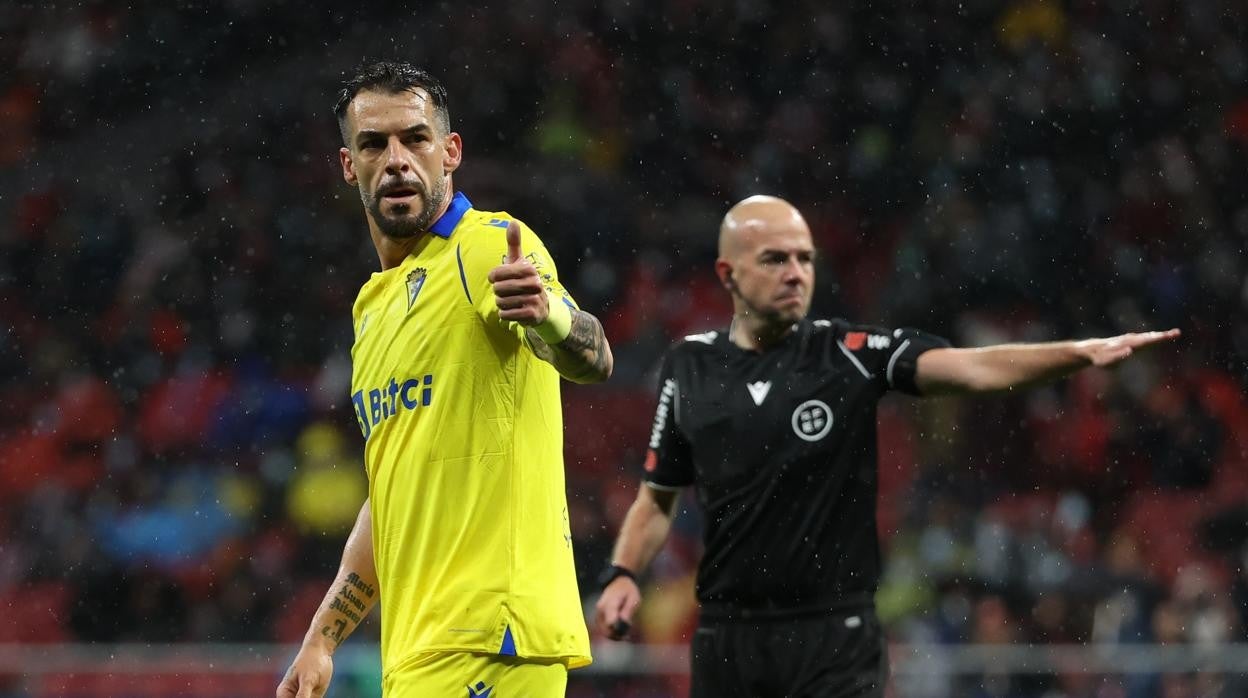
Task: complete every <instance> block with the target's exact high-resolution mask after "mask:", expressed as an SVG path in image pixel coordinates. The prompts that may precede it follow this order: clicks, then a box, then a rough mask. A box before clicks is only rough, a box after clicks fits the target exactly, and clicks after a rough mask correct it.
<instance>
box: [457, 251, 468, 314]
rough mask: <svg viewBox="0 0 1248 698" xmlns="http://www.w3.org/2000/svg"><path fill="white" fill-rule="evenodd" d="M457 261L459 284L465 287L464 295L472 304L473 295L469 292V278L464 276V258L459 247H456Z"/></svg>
mask: <svg viewBox="0 0 1248 698" xmlns="http://www.w3.org/2000/svg"><path fill="white" fill-rule="evenodd" d="M455 261H456V262H459V282H460V283H461V284H463V285H464V295H465V296H468V303H469V304H471V303H472V294H471V293H469V292H468V277H467V276H464V258H463V257H460V256H459V245H456V246H455Z"/></svg>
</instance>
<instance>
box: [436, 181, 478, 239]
mask: <svg viewBox="0 0 1248 698" xmlns="http://www.w3.org/2000/svg"><path fill="white" fill-rule="evenodd" d="M471 208H472V202H471V201H469V200H468V197H466V196H464V193H463V192H458V191H457V192H455V196H453V197H451V204H450V205H449V206H447V207H446V211H445V212H443V213H442V215H441V216H438V220H436V221H434V222H433V225H431V226H429V232H431V233H433V234H434V235H437V236H438V237H440V238H449V237H451V233H452V232H454V231H455V226H457V225H459V222H460V221H461V220H463V218H464V214H465V213H468V210H469V209H471Z"/></svg>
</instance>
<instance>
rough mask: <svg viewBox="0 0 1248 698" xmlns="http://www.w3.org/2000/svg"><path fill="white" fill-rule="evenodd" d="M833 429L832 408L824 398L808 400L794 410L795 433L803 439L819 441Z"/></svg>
mask: <svg viewBox="0 0 1248 698" xmlns="http://www.w3.org/2000/svg"><path fill="white" fill-rule="evenodd" d="M829 431H832V408H830V407H828V403H826V402H824V401H823V400H807V401H806V402H803V403H802V404H800V405H798V406H797V409H795V410H793V433H794V434H797V436H798V437H799V438H800V439H802V440H803V441H818V440H819V439H822V438H823V437H825V436H827V435H828V432H829Z"/></svg>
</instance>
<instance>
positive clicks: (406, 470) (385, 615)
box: [351, 193, 590, 673]
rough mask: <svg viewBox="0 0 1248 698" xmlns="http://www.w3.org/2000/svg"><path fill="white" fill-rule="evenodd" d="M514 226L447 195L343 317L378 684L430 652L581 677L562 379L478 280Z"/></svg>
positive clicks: (533, 256) (526, 232) (528, 234)
mask: <svg viewBox="0 0 1248 698" xmlns="http://www.w3.org/2000/svg"><path fill="white" fill-rule="evenodd" d="M510 220H511V217H510V216H509V215H507V214H506V213H489V212H484V211H477V210H475V209H473V208H472V204H471V203H470V202H469V201H468V199H467V197H465V196H464V195H463V194H461V193H456V194H455V196H454V198H453V199H452V201H451V203H450V205H449V207H448V209H447V211H446V213H444V214H443V215H442V216H441V217H440V218H439V219H438V220H437V221H436V222H435V223H434V225H433V226H432V228H431V230H430V231H429V233H428V234H427V235H424V236H423V238H422V239H421V240H420V241H419V242H418V243H417V245H416V248H415V249H414V250H413V251H412V253H411V254H410V255H409V256H408V257H407V258H406V259H405V260H404V261H403V263H402V264H400V265H399V266H398V267H395V268H393V269H387V270H386V271H382V272H378V273H375V274H373V275H372V277H371V278H370V279H369V280H368V282H367V283H365V284H364V286H363V287H362V288H361V289H360V293H359V296H358V297H357V298H356V301H355V306H354V308H353V310H352V316H353V322H354V328H355V343H354V345H353V346H352V349H351V359H352V375H351V390H352V396H351V400H352V402H353V403H354V405H355V411H356V416H357V418H358V420H359V424H360V429H361V431H362V432H363V434H364V459H365V469H366V470H367V471H368V480H369V487H368V489H369V497H370V506H371V512H372V517H373V552H374V556H375V559H376V565H377V575H378V579H379V581H380V586H381V588H380V590H379V591H380V598H381V623H382V626H381V627H382V630H381V645H382V665H383V671H384V672H385V673H389V672H392V671H395V670H397V669H402V668H403V666H404V664H406V663H410V662H413V661H415V660H417V659H418V658H419V656H420V655H422V654H425V653H428V652H478V653H496V654H500V655H513V656H519V657H530V658H541V659H557V660H561V661H564V662H565V663H566V664H567V665H568V666H569V667H570V668H571V667H577V666H583V665H585V664H588V663H589V662H590V655H589V634H588V632H587V630H586V628H585V620H584V616H583V615H582V611H581V600H580V593H579V591H578V590H577V584H576V573H575V569H574V565H573V561H572V538H571V532H570V529H569V524H568V507H567V495H566V493H565V491H564V474H563V417H562V411H561V407H560V401H559V374H558V372H557V371H556V370H555V369H554V367H553V366H551V365H550V364H549V363H547V362H545V361H543V360H541V359H539V358H538V357H537V356H535V355H534V354H533V352H532V350H531V349H530V347H529V346H528V343H527V342H526V340H525V338H524V329H523V328H522V327H521V326H519V325H517V324H516V323H514V322H508V321H504V320H501V319H500V318H499V316H498V307H497V306H496V305H495V302H494V291H493V287H492V285H491V284H490V282H489V279H488V278H487V277H488V274H489V272H490V270H491V269H493V268H494V267H496V266H498V265H499V264H501V263H502V262H503V259H504V256H505V255H506V252H507V239H506V233H507V223H508V221H510ZM521 230H522V235H521V250H522V251H523V252H525V253H526V256H527V258H528V259H529V261H531V262H532V263H533V264H534V266H535V267H537V269H538V273H539V274H540V275H541V276H542V280H543V282H544V284H545V286H546V289H547V291H548V293H549V295H550V299H551V302H552V303H555V302H563V303H567V304H568V305H569V306H570V307H572V308H575V307H576V306H575V303H574V301H573V300H572V298H571V297H570V296H569V295H568V293H567V291H565V290H564V288H563V286H562V285H561V284H560V283H559V278H558V274H557V272H556V270H555V265H554V262H553V261H552V260H551V259H550V255H549V254H548V253H547V251H546V248H545V247H544V246H543V245H542V242H541V240H539V239H538V237H537V235H535V234H534V233H533V231H532V230H530V229H529V228H528V227H527V226H524V225H523V224H521Z"/></svg>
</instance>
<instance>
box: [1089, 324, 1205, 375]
mask: <svg viewBox="0 0 1248 698" xmlns="http://www.w3.org/2000/svg"><path fill="white" fill-rule="evenodd" d="M1180 334H1181V332H1179V330H1178V328H1175V329H1171V330H1166V331H1165V332H1130V333H1128V334H1120V335H1118V336H1117V337H1105V338H1101V339H1085V340H1083V341H1080V342H1076V343H1075V346H1076V347H1078V348H1079V351H1080V352H1082V353H1083V355H1084V356H1086V357H1087V359H1088V360H1089V361H1091V362H1092V365H1093V366H1113V365H1114V364H1116V363H1118V362H1119V361H1122V360H1123V359H1125V358H1127V357H1128V356H1131V354H1133V353H1135V350H1136V349H1139V348H1141V347H1146V346H1149V345H1151V344H1157V343H1158V342H1165V341H1169V340H1172V339H1175V338H1176V337H1178V336H1179V335H1180Z"/></svg>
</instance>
